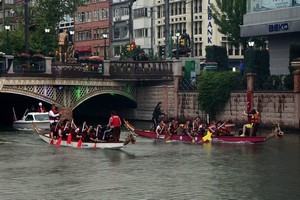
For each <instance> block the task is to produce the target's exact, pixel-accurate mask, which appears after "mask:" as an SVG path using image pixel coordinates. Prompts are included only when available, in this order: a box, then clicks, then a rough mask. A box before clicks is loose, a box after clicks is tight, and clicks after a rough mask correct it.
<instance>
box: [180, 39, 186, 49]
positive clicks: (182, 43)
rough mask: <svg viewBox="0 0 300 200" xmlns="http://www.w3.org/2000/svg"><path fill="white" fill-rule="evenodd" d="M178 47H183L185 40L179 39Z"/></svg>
mask: <svg viewBox="0 0 300 200" xmlns="http://www.w3.org/2000/svg"><path fill="white" fill-rule="evenodd" d="M180 46H182V47H185V39H180Z"/></svg>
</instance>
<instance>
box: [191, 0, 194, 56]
mask: <svg viewBox="0 0 300 200" xmlns="http://www.w3.org/2000/svg"><path fill="white" fill-rule="evenodd" d="M190 43H191V57H194V0H191V41H190Z"/></svg>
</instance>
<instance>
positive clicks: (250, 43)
mask: <svg viewBox="0 0 300 200" xmlns="http://www.w3.org/2000/svg"><path fill="white" fill-rule="evenodd" d="M248 46H249V47H250V49H251V51H250V64H251V72H252V73H253V72H254V71H253V58H252V57H253V56H252V54H253V49H252V48H253V46H254V41H251V40H249V41H248Z"/></svg>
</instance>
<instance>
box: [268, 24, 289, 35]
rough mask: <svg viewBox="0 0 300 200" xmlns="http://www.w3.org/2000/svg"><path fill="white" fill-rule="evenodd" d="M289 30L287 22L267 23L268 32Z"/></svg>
mask: <svg viewBox="0 0 300 200" xmlns="http://www.w3.org/2000/svg"><path fill="white" fill-rule="evenodd" d="M288 30H289V24H288V23H278V24H270V25H269V32H270V33H272V32H282V31H288Z"/></svg>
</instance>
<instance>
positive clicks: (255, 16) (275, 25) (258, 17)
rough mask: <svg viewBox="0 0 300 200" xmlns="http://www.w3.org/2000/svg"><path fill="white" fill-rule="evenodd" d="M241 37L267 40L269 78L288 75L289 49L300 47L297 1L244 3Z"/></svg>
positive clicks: (299, 7) (255, 1) (299, 12)
mask: <svg viewBox="0 0 300 200" xmlns="http://www.w3.org/2000/svg"><path fill="white" fill-rule="evenodd" d="M241 36H242V37H260V36H264V37H266V38H268V41H269V43H268V49H269V52H270V71H271V74H289V70H288V66H289V48H290V45H291V44H300V37H299V36H300V0H273V1H261V0H247V13H246V14H245V15H244V23H243V26H242V27H241Z"/></svg>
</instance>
